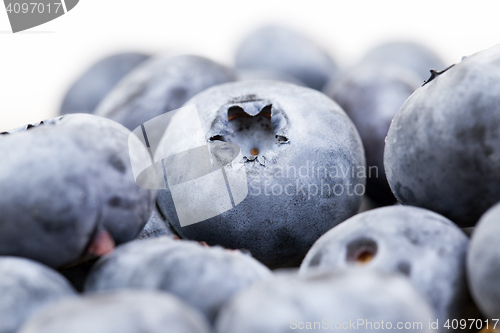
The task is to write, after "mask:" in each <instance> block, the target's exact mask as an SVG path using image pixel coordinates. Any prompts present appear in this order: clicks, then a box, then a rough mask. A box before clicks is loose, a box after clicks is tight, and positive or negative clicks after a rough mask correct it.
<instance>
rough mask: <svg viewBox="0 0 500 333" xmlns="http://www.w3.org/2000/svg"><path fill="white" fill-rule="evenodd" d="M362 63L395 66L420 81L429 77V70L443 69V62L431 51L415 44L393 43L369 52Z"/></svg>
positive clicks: (406, 42)
mask: <svg viewBox="0 0 500 333" xmlns="http://www.w3.org/2000/svg"><path fill="white" fill-rule="evenodd" d="M361 62H362V63H371V64H373V65H375V66H380V65H397V66H401V67H405V68H408V69H411V70H412V71H414V72H415V73H416V74H417V75H418V77H419V78H420V80H421V81H423V80H426V79H427V78H428V77H429V74H430V72H429V71H430V70H431V69H434V70H442V69H444V68H445V64H444V62H443V60H442V59H441V58H440V57H439V56H438V55H437V54H436V53H435V52H434V51H433V50H431V49H429V48H428V47H426V46H424V45H421V44H419V43H416V42H409V41H394V42H388V43H385V44H381V45H378V46H376V47H374V48H373V49H371V50H369V51H368V52H367V53H366V54H365V56H364V57H363V59H362V60H361Z"/></svg>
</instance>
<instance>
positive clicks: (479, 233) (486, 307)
mask: <svg viewBox="0 0 500 333" xmlns="http://www.w3.org/2000/svg"><path fill="white" fill-rule="evenodd" d="M499 232H500V204H497V205H495V206H493V207H492V208H490V209H489V210H488V211H487V212H486V213H485V214H484V215H483V216H482V217H481V219H480V220H479V222H478V224H477V226H476V228H474V231H473V233H472V238H471V242H470V248H469V253H468V254H467V277H468V282H469V287H470V289H471V293H472V297H473V298H474V300H475V301H476V304H477V306H478V308H479V309H480V310H481V312H482V313H483V314H484V316H486V317H487V318H493V319H496V318H500V285H499V284H498V277H499V276H500V241H499V239H498V234H499Z"/></svg>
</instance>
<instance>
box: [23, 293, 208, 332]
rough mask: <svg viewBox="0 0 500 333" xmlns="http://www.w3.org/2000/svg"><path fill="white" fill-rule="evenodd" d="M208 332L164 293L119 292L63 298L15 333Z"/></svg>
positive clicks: (196, 316) (186, 308)
mask: <svg viewBox="0 0 500 333" xmlns="http://www.w3.org/2000/svg"><path fill="white" fill-rule="evenodd" d="M70 332H71V333H90V332H92V333H163V332H175V333H209V332H210V327H209V324H208V323H207V321H206V319H205V318H203V316H202V315H201V314H199V313H198V312H197V311H196V310H194V309H192V308H190V307H189V306H187V305H185V304H184V303H182V302H181V301H180V300H178V299H177V298H175V297H173V296H170V295H168V294H166V293H152V292H147V291H143V292H139V291H122V292H113V293H105V294H101V295H90V296H84V297H81V298H76V299H72V300H65V301H62V302H59V303H57V304H54V305H53V306H50V307H48V308H46V309H44V311H41V312H40V313H39V314H38V315H37V316H35V317H34V318H32V319H31V320H29V321H28V322H27V323H26V324H25V325H24V326H23V327H22V328H21V330H20V331H19V333H70Z"/></svg>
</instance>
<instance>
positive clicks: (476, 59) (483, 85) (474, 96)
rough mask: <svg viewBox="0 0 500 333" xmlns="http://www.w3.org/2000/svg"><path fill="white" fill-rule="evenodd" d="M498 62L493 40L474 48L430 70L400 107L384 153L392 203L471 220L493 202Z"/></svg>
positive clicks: (499, 140) (498, 179) (498, 154)
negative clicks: (445, 66)
mask: <svg viewBox="0 0 500 333" xmlns="http://www.w3.org/2000/svg"><path fill="white" fill-rule="evenodd" d="M499 61H500V45H498V46H495V47H492V48H490V49H487V50H485V51H482V52H479V53H476V54H474V55H472V56H470V57H468V58H466V59H464V60H462V61H461V62H460V63H458V64H456V65H454V66H453V67H451V68H449V69H448V70H447V71H445V72H444V73H441V74H438V73H436V74H435V77H434V79H433V80H431V81H429V82H428V83H426V84H425V85H424V86H423V87H421V88H419V89H417V90H416V91H415V92H414V93H413V94H412V95H411V96H410V98H408V100H407V101H406V102H405V103H404V105H403V106H402V107H401V109H400V110H399V112H398V113H397V115H396V116H395V118H394V120H393V122H392V124H391V127H390V129H389V133H388V134H387V140H386V146H385V156H384V163H385V170H386V174H387V180H388V182H389V185H390V186H391V189H392V191H393V192H394V195H395V196H396V198H397V199H398V201H399V202H401V203H402V204H404V205H412V206H419V207H423V208H427V209H430V210H433V211H435V212H437V213H440V214H442V215H444V216H446V217H448V218H449V219H451V220H452V221H453V222H455V223H457V224H458V225H459V226H460V227H472V226H474V224H475V223H476V222H477V220H478V219H479V218H480V216H481V215H482V214H483V213H484V212H485V211H486V210H487V209H488V208H490V207H491V206H493V205H494V204H495V203H496V202H498V201H500V173H499V170H500V134H499V132H498V124H499V123H500V94H498V89H500V70H499V67H498V62H499ZM497 88H498V89H497Z"/></svg>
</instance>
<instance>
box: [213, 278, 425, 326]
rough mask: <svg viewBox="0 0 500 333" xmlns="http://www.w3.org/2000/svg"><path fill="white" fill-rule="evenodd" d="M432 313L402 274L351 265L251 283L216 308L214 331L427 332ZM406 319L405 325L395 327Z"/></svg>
mask: <svg viewBox="0 0 500 333" xmlns="http://www.w3.org/2000/svg"><path fill="white" fill-rule="evenodd" d="M433 319H434V314H433V312H432V309H431V308H430V306H429V305H428V304H427V302H426V301H425V300H423V299H422V297H421V296H420V295H419V294H418V293H417V291H415V289H414V288H413V287H412V285H411V284H410V283H408V282H407V280H406V279H404V278H402V277H400V276H397V275H387V274H383V273H380V272H361V271H359V270H356V269H351V270H338V271H332V272H330V271H328V272H314V273H312V272H311V273H309V274H307V275H306V276H302V277H299V278H297V277H293V276H287V275H285V276H278V277H276V278H274V279H269V280H265V281H262V282H259V283H256V284H255V285H253V286H252V287H250V288H249V289H248V290H246V291H244V292H242V293H240V294H239V295H237V296H236V297H235V298H234V299H233V300H232V301H231V302H230V303H229V304H228V305H226V306H225V307H224V308H223V309H222V311H221V313H220V315H219V317H218V318H217V322H216V331H217V333H264V332H273V333H281V332H290V331H292V330H293V331H295V330H297V331H300V332H322V331H326V330H336V331H341V332H381V331H382V332H392V331H404V332H431V331H433V330H431V329H429V323H430V320H433ZM382 322H383V324H382ZM407 322H409V323H412V324H411V325H410V327H406V328H403V329H398V327H397V325H398V323H403V325H404V324H405V323H407ZM353 323H354V324H353ZM413 323H417V325H419V324H418V323H420V325H421V326H413ZM382 325H383V326H382ZM389 325H390V326H389Z"/></svg>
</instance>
